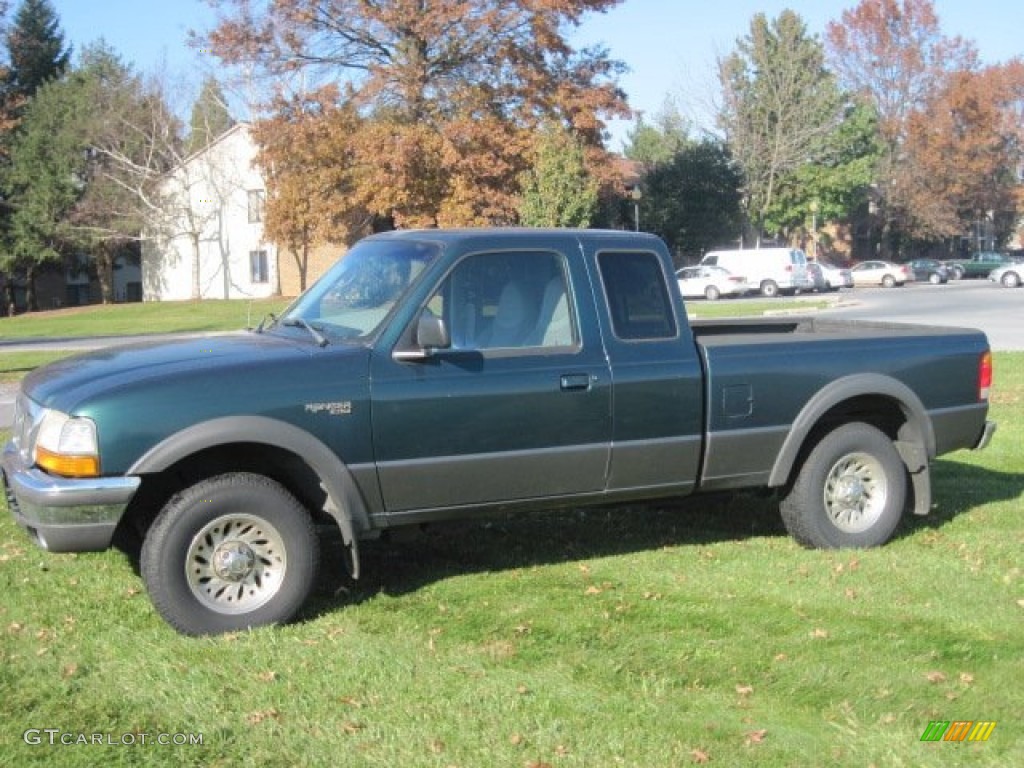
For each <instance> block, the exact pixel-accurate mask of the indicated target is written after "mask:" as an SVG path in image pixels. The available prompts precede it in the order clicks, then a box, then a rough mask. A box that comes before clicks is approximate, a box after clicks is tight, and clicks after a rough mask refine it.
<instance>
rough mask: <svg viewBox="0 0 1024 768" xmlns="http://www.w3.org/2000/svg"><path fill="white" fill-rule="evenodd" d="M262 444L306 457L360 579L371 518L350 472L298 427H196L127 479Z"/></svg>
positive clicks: (226, 423) (257, 422)
mask: <svg viewBox="0 0 1024 768" xmlns="http://www.w3.org/2000/svg"><path fill="white" fill-rule="evenodd" d="M231 443H257V444H262V445H267V446H271V447H274V448H282V449H284V450H286V451H290V452H291V453H294V454H295V455H296V456H298V457H300V458H301V459H302V460H303V461H305V462H306V464H308V465H309V467H310V469H312V470H313V472H315V473H316V475H317V477H318V478H319V479H320V482H321V484H322V485H323V488H324V491H325V492H326V493H327V504H326V505H325V509H324V511H325V512H327V513H328V514H330V515H331V517H333V518H334V520H335V522H337V524H338V529H339V530H340V531H341V536H342V540H343V541H344V544H345V548H346V549H347V550H348V553H349V560H350V562H349V567H350V568H351V571H352V576H353V577H358V576H359V553H358V547H357V543H356V541H357V537H356V531H357V530H367V529H369V528H370V524H369V515H368V512H367V508H366V504H365V502H364V500H363V497H362V494H361V493H360V492H359V487H358V486H357V485H356V482H355V479H354V478H353V477H352V473H351V472H350V471H349V468H348V467H347V466H346V465H345V463H344V462H342V461H341V460H340V459H339V458H338V457H337V456H336V455H335V454H334V453H333V452H332V451H331V449H330V448H328V447H327V446H326V445H324V443H322V442H321V441H320V440H318V439H317V438H316V437H314V436H313V435H311V434H309V433H308V432H305V431H304V430H301V429H299V428H298V427H296V426H294V425H292V424H289V423H287V422H284V421H278V420H277V419H270V418H267V417H265V416H227V417H223V418H219V419H211V420H210V421H204V422H202V423H199V424H194V425H193V426H191V427H188V428H187V429H184V430H182V431H181V432H178V433H176V434H174V435H172V436H171V437H168V438H167V439H166V440H164V441H162V442H160V443H158V444H157V445H155V446H153V447H152V448H150V449H149V450H148V451H146V453H145V454H144V455H143V456H142V457H141V458H140V459H139V460H138V461H136V462H135V464H133V465H132V467H131V468H130V469H129V470H128V472H127V473H126V474H128V475H143V474H151V473H159V472H163V471H164V470H166V469H168V468H169V467H171V466H173V465H174V464H176V463H178V462H179V461H181V460H183V459H186V458H188V457H189V456H192V455H193V454H196V453H198V452H200V451H203V450H206V449H209V448H216V447H218V446H223V445H230V444H231Z"/></svg>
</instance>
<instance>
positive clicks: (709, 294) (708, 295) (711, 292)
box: [704, 285, 722, 301]
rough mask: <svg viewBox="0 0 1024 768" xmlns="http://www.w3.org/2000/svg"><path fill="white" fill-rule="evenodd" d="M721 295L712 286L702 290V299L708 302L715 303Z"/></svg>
mask: <svg viewBox="0 0 1024 768" xmlns="http://www.w3.org/2000/svg"><path fill="white" fill-rule="evenodd" d="M721 295H722V292H721V291H719V290H718V289H717V288H716V287H715V286H713V285H709V286H708V287H707V288H705V289H704V298H705V299H707V300H708V301H717V300H718V298H719V297H720V296H721Z"/></svg>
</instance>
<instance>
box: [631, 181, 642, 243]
mask: <svg viewBox="0 0 1024 768" xmlns="http://www.w3.org/2000/svg"><path fill="white" fill-rule="evenodd" d="M629 196H630V197H631V198H633V226H634V228H635V229H636V231H637V232H639V231H640V198H641V197H643V196H644V195H643V192H641V191H640V187H633V188H632V189H631V190H629Z"/></svg>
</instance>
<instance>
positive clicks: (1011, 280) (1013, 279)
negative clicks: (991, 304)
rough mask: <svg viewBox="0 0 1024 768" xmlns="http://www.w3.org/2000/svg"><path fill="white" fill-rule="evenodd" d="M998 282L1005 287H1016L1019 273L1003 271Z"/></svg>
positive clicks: (1018, 281)
mask: <svg viewBox="0 0 1024 768" xmlns="http://www.w3.org/2000/svg"><path fill="white" fill-rule="evenodd" d="M1000 282H1001V283H1002V284H1003V285H1004V286H1005V287H1007V288H1017V287H1018V286H1019V285H1020V275H1018V274H1017V273H1016V272H1005V273H1004V274H1003V279H1002V280H1001V281H1000Z"/></svg>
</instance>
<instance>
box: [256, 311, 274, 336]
mask: <svg viewBox="0 0 1024 768" xmlns="http://www.w3.org/2000/svg"><path fill="white" fill-rule="evenodd" d="M267 320H270V325H267ZM276 324H277V315H275V314H274V313H273V312H267V314H265V315H264V316H263V319H262V320H260V324H259V325H257V326H256V328H255V330H254V333H263V328H264V327H266V328H272V327H274V326H275V325H276Z"/></svg>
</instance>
